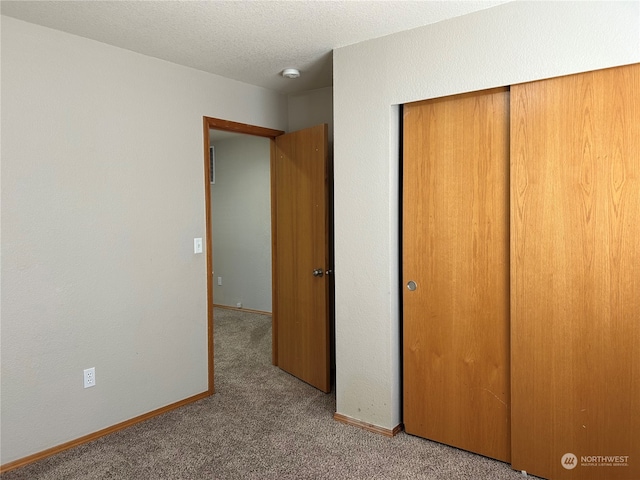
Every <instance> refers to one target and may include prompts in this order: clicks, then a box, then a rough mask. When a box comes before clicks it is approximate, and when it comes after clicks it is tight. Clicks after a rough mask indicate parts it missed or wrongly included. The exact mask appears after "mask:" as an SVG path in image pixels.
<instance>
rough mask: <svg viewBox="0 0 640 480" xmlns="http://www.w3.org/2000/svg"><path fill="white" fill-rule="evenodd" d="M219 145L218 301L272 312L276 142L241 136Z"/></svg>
mask: <svg viewBox="0 0 640 480" xmlns="http://www.w3.org/2000/svg"><path fill="white" fill-rule="evenodd" d="M214 145H215V155H216V183H215V184H214V185H211V218H212V230H213V232H212V238H213V270H214V280H215V281H214V286H213V299H214V302H215V303H216V304H218V305H227V306H232V307H235V306H236V304H237V303H238V302H241V303H242V306H243V307H244V308H250V309H253V310H262V311H264V312H271V189H270V185H271V183H270V158H271V141H270V140H269V139H268V138H264V137H255V136H251V135H240V134H238V135H237V136H234V137H233V138H228V139H225V140H220V141H217V142H215V143H214ZM217 277H222V285H221V286H218V283H217Z"/></svg>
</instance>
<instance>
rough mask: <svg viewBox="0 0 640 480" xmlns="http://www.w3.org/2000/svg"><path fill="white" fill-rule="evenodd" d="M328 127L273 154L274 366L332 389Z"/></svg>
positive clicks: (289, 139)
mask: <svg viewBox="0 0 640 480" xmlns="http://www.w3.org/2000/svg"><path fill="white" fill-rule="evenodd" d="M327 132H328V129H327V125H326V124H324V125H318V126H316V127H312V128H307V129H305V130H300V131H297V132H292V133H288V134H285V135H281V136H279V137H276V139H275V145H274V152H273V155H272V166H271V179H272V206H271V208H272V216H273V220H272V225H273V233H272V239H273V240H272V241H273V250H272V251H273V272H274V276H273V291H274V295H273V318H274V322H273V325H274V329H273V362H274V364H275V365H278V366H279V367H280V368H282V369H283V370H285V371H286V372H289V373H290V374H292V375H294V376H296V377H298V378H300V379H301V380H303V381H305V382H307V383H309V384H311V385H313V386H314V387H316V388H318V389H320V390H322V391H323V392H329V391H330V390H331V378H330V377H331V355H330V352H331V349H330V343H331V342H330V339H331V337H330V308H329V301H330V279H329V278H327V277H328V276H329V275H330V274H331V273H332V272H331V269H332V268H333V267H332V265H331V259H330V258H329V253H330V249H329V178H328V146H327Z"/></svg>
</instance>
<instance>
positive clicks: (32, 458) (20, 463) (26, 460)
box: [0, 391, 211, 475]
mask: <svg viewBox="0 0 640 480" xmlns="http://www.w3.org/2000/svg"><path fill="white" fill-rule="evenodd" d="M210 395H211V393H210V392H208V391H207V392H203V393H199V394H198V395H194V396H193V397H189V398H185V399H184V400H180V401H179V402H176V403H172V404H171V405H167V406H165V407H162V408H159V409H157V410H153V411H151V412H148V413H145V414H142V415H140V416H137V417H134V418H131V419H129V420H125V421H124V422H121V423H117V424H115V425H112V426H110V427H107V428H104V429H102V430H98V431H97V432H93V433H90V434H89V435H85V436H83V437H80V438H76V439H75V440H71V441H70V442H66V443H62V444H60V445H57V446H55V447H51V448H48V449H46V450H43V451H41V452H38V453H34V454H33V455H29V456H27V457H23V458H20V459H18V460H14V461H13V462H9V463H5V464H4V465H0V475H1V474H3V473H6V472H9V471H11V470H15V469H16V468H20V467H24V466H27V465H29V464H30V463H33V462H37V461H39V460H43V459H45V458H47V457H50V456H52V455H55V454H57V453H60V452H64V451H65V450H69V449H71V448H74V447H78V446H80V445H83V444H85V443H89V442H92V441H94V440H97V439H98V438H100V437H104V436H105V435H109V434H111V433H114V432H117V431H119V430H123V429H125V428H127V427H131V426H132V425H135V424H137V423H140V422H144V421H145V420H149V419H150V418H153V417H157V416H158V415H162V414H163V413H167V412H170V411H171V410H175V409H176V408H180V407H183V406H184V405H188V404H189V403H193V402H196V401H198V400H202V399H203V398H206V397H209V396H210Z"/></svg>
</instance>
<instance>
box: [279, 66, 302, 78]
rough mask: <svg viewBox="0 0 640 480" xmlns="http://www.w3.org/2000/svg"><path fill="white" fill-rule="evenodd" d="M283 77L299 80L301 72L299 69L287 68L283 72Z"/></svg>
mask: <svg viewBox="0 0 640 480" xmlns="http://www.w3.org/2000/svg"><path fill="white" fill-rule="evenodd" d="M282 76H283V77H284V78H298V77H299V76H300V70H298V69H297V68H285V69H284V70H283V71H282Z"/></svg>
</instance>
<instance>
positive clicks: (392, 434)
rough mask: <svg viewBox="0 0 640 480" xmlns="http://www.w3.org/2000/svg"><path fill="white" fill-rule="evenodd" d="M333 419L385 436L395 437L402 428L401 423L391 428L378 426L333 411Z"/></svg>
mask: <svg viewBox="0 0 640 480" xmlns="http://www.w3.org/2000/svg"><path fill="white" fill-rule="evenodd" d="M333 419H334V420H337V421H338V422H342V423H346V424H347V425H351V426H353V427H358V428H362V429H363V430H367V431H369V432H373V433H377V434H379V435H384V436H385V437H395V436H396V435H397V434H398V433H400V432H401V431H402V430H403V428H404V425H402V424H401V423H400V424H398V425H396V426H395V427H393V429H388V428H384V427H379V426H378V425H373V424H371V423H366V422H362V421H360V420H356V419H355V418H351V417H348V416H346V415H342V414H341V413H334V414H333Z"/></svg>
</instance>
